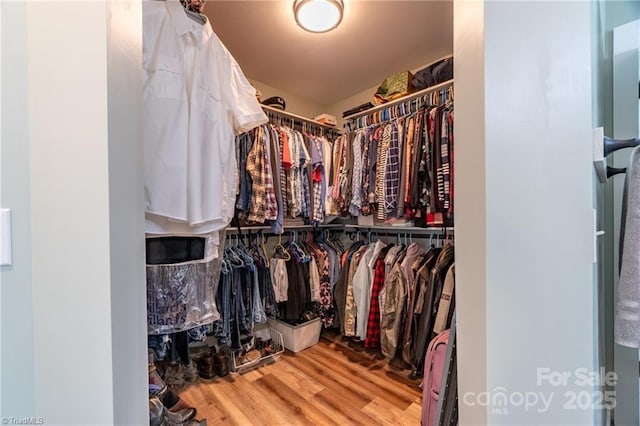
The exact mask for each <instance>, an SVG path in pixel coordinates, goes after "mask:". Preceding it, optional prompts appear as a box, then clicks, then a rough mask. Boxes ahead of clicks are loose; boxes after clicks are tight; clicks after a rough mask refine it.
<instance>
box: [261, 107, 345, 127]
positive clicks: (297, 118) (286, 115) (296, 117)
mask: <svg viewBox="0 0 640 426" xmlns="http://www.w3.org/2000/svg"><path fill="white" fill-rule="evenodd" d="M262 109H263V110H264V111H265V112H267V113H271V114H273V115H278V116H280V117H283V118H288V119H291V120H294V121H299V122H302V123H306V124H310V125H311V126H316V127H319V128H321V129H324V130H331V131H334V132H336V133H340V130H339V129H337V128H336V127H335V126H329V125H327V124H323V123H321V122H319V121H316V120H314V119H312V118H307V117H303V116H301V115H297V114H293V113H290V112H286V111H283V110H281V109H278V108H274V107H270V106H268V105H262Z"/></svg>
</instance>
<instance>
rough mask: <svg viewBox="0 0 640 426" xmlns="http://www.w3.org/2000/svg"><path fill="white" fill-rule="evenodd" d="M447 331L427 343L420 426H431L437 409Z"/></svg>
mask: <svg viewBox="0 0 640 426" xmlns="http://www.w3.org/2000/svg"><path fill="white" fill-rule="evenodd" d="M448 342H449V330H444V331H443V332H441V333H439V334H438V335H437V336H436V337H435V338H434V339H433V340H432V341H431V343H429V347H428V348H427V354H426V357H425V361H424V380H423V382H422V418H421V424H422V426H433V423H434V422H435V419H436V410H437V409H438V397H439V396H440V395H439V394H440V385H441V384H442V380H443V377H444V375H445V374H446V373H445V371H444V364H445V361H446V356H447V343H448Z"/></svg>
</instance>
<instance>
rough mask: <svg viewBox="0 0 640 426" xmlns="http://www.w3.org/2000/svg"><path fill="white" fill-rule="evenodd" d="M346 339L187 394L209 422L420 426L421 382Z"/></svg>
mask: <svg viewBox="0 0 640 426" xmlns="http://www.w3.org/2000/svg"><path fill="white" fill-rule="evenodd" d="M407 374H408V371H406V370H400V369H398V368H396V367H394V366H393V365H390V364H389V363H387V361H386V360H384V359H381V357H380V356H376V355H375V354H372V353H369V352H367V351H365V350H364V349H362V347H361V345H359V344H357V343H351V342H349V341H347V340H345V339H343V338H341V337H339V336H335V335H333V336H332V335H329V336H327V335H323V337H322V338H321V339H320V343H318V344H317V345H315V346H312V347H311V348H308V349H306V350H304V351H302V352H299V353H297V354H295V353H293V352H289V351H285V353H284V354H283V355H282V356H281V357H280V359H279V360H277V361H276V362H274V363H272V364H268V365H264V366H261V367H259V368H257V369H254V370H251V371H248V372H246V373H244V374H241V375H237V374H235V375H233V374H232V375H229V376H227V377H224V378H219V377H218V378H216V379H215V380H214V381H213V382H211V383H204V382H202V381H200V382H198V383H196V384H193V385H191V386H189V387H188V388H186V389H185V390H184V391H182V392H181V393H180V396H181V398H182V399H184V400H185V402H187V403H189V404H190V405H192V406H193V407H196V408H197V410H198V416H197V418H199V419H201V418H203V417H204V418H206V419H207V423H208V424H209V425H309V424H315V425H332V424H337V425H352V424H353V425H378V424H380V425H394V426H397V425H420V412H421V391H420V389H419V388H418V385H419V384H420V381H416V380H409V379H408V378H407Z"/></svg>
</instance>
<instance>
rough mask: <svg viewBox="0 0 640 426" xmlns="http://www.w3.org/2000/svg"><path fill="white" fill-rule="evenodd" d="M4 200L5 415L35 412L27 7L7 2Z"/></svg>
mask: <svg viewBox="0 0 640 426" xmlns="http://www.w3.org/2000/svg"><path fill="white" fill-rule="evenodd" d="M0 8H1V9H2V21H1V24H0V25H1V28H2V34H1V35H0V39H1V40H2V45H1V47H0V49H1V56H2V81H1V83H0V84H1V89H0V90H1V91H2V97H1V98H2V107H1V108H2V118H1V120H2V123H1V125H0V128H1V129H2V136H1V138H2V139H1V142H2V146H1V157H2V165H1V168H0V170H1V177H0V179H1V184H2V187H1V189H0V191H1V201H0V204H1V205H2V207H9V208H11V209H12V213H13V265H12V266H3V267H1V272H0V301H1V306H0V310H1V312H2V317H1V318H2V319H1V324H2V325H1V327H2V330H1V331H0V341H1V343H0V347H1V355H0V359H1V365H0V374H1V385H0V401H1V403H0V416H15V417H20V416H30V415H33V413H34V408H35V405H34V388H33V310H32V306H31V286H32V284H31V283H32V280H31V225H30V216H31V206H30V199H29V190H28V188H29V183H30V179H29V169H30V167H29V122H28V117H27V115H28V100H27V96H26V93H27V85H28V81H27V80H28V78H27V46H26V43H27V42H26V39H27V37H26V35H27V26H26V25H25V22H26V17H27V7H26V3H23V2H2V3H1V4H0Z"/></svg>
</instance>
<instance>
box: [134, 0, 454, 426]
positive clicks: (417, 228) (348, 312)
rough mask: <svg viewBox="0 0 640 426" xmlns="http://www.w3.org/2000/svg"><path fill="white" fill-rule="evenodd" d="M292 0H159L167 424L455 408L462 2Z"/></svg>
mask: <svg viewBox="0 0 640 426" xmlns="http://www.w3.org/2000/svg"><path fill="white" fill-rule="evenodd" d="M289 3H291V2H261V3H258V2H211V3H204V4H203V3H200V2H197V1H196V2H188V1H187V2H183V3H182V4H181V3H179V2H171V1H166V2H163V1H156V2H151V3H146V4H144V5H143V19H144V21H143V23H144V27H143V29H144V34H145V39H144V41H145V43H146V44H145V45H144V48H145V58H144V62H145V75H144V78H145V92H144V95H145V96H144V99H143V101H144V107H145V112H146V116H145V134H144V143H145V167H146V168H145V176H146V179H147V180H146V182H145V188H146V194H147V197H148V199H147V213H146V224H147V225H146V233H147V239H146V248H147V296H148V301H147V307H148V308H147V310H148V321H149V324H148V326H149V337H148V346H149V359H150V361H149V362H150V363H149V371H150V413H151V419H152V423H153V421H156V420H157V421H162V419H167V420H168V421H174V422H182V423H183V424H190V425H191V424H193V425H196V424H198V422H200V423H199V424H202V422H203V420H202V419H207V421H208V422H211V423H213V424H248V423H254V424H308V423H313V424H330V423H338V424H419V423H421V422H423V423H425V424H427V423H434V422H435V423H438V424H455V423H456V422H457V408H456V407H457V402H456V399H457V395H456V374H455V370H456V368H455V332H453V329H454V328H455V322H454V318H455V256H454V251H455V249H454V247H455V244H454V241H455V227H454V224H455V216H454V206H455V200H454V185H453V176H454V170H455V166H454V138H453V134H454V125H455V123H454V97H455V96H454V94H455V92H454V90H455V89H454V79H453V61H454V58H453V55H452V24H453V21H452V3H450V2H402V3H392V2H379V3H378V2H376V3H364V2H342V1H310V2H308V1H299V2H293V3H291V4H289ZM345 3H346V4H345ZM322 7H328V8H330V9H331V8H336V10H337V12H338V13H339V16H338V18H339V21H338V23H337V24H334V25H333V26H332V27H331V28H329V29H328V30H327V31H324V30H323V31H319V32H318V31H315V30H306V29H305V27H304V25H305V22H304V19H305V17H304V14H305V13H307V14H309V13H311V14H312V17H313V19H314V20H313V22H312V24H313V25H317V24H318V22H319V20H320V19H321V18H322V17H323V15H322V14H323V13H324V12H323V11H322V10H321V9H322ZM314 8H318V9H317V10H316V9H314ZM310 10H311V12H310ZM285 16H289V17H290V18H291V19H290V21H289V22H283V23H282V25H273V23H274V22H277V20H278V19H284V18H285ZM426 16H428V22H429V24H430V25H428V26H426V27H425V25H424V24H425V22H424V19H425V18H424V17H426ZM307 18H308V16H307ZM296 19H298V20H297V21H296ZM412 21H415V25H412ZM390 22H393V24H391V23H390ZM378 23H379V24H381V25H384V23H387V24H388V28H386V29H384V30H381V31H377V32H376V34H369V35H367V33H366V28H368V27H369V26H371V25H374V26H378ZM418 24H420V25H418ZM209 25H211V28H212V30H213V31H211V30H210V29H209V27H208V26H209ZM401 27H402V28H403V30H402V33H401V34H396V32H397V31H398V30H400V28H401ZM314 28H315V27H314ZM407 28H411V30H408V29H407ZM425 28H426V30H425ZM391 40H392V41H391ZM363 41H364V42H366V45H365V46H362V45H361V43H362V42H363ZM194 43H195V44H194ZM380 43H382V44H380ZM358 46H362V48H361V49H358V48H357V47H358ZM364 52H369V54H366V55H364V54H363V53H364ZM175 53H178V55H177V58H178V60H177V61H176V60H174V59H175V57H176V55H175ZM172 58H173V59H172ZM183 69H184V70H186V71H184V72H183V71H182V70H183ZM180 76H182V77H184V81H180V79H179V77H180ZM176 101H180V102H176ZM221 111H222V113H221ZM225 111H226V113H225ZM183 123H184V124H183ZM181 135H183V136H181ZM176 138H178V139H176ZM180 138H186V140H187V143H186V144H185V143H184V139H180ZM212 145H213V146H219V148H217V149H212V148H211V146H212Z"/></svg>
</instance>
